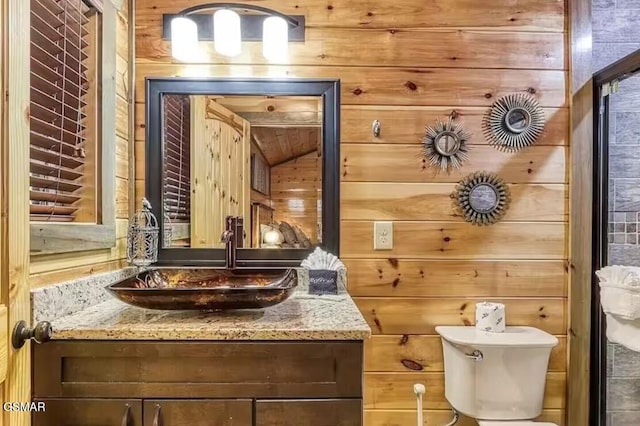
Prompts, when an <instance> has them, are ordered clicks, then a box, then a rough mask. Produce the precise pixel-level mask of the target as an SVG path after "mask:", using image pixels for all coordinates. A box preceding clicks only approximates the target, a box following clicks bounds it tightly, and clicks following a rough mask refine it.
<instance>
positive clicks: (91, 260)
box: [29, 0, 143, 288]
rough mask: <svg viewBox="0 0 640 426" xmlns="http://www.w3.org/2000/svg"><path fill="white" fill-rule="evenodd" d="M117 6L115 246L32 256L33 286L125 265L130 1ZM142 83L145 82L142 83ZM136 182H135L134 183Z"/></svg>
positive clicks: (127, 201)
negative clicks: (104, 248) (105, 248)
mask: <svg viewBox="0 0 640 426" xmlns="http://www.w3.org/2000/svg"><path fill="white" fill-rule="evenodd" d="M117 3H118V4H119V3H122V7H121V8H120V9H119V10H118V17H117V18H118V19H117V43H116V51H117V57H116V129H115V131H116V149H115V152H114V153H113V155H115V157H116V197H115V200H114V201H113V202H114V203H115V205H116V238H117V242H116V246H115V247H114V248H112V249H108V250H95V251H89V252H74V253H69V254H58V255H51V256H31V263H30V270H29V272H30V277H29V280H30V283H31V287H32V288H35V287H41V286H45V285H50V284H53V283H56V282H60V281H66V280H70V279H74V278H78V277H81V276H86V275H91V274H96V273H101V272H106V271H110V270H114V269H118V268H121V267H123V266H126V261H125V260H124V258H125V257H126V238H125V237H126V234H127V225H128V218H129V185H130V182H129V102H128V96H129V87H128V86H129V74H128V66H129V65H128V64H129V60H128V58H129V42H128V40H129V37H128V16H129V11H128V1H126V0H125V1H122V2H117ZM141 87H143V86H141ZM131 184H133V183H131Z"/></svg>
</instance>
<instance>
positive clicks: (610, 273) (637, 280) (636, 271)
mask: <svg viewBox="0 0 640 426" xmlns="http://www.w3.org/2000/svg"><path fill="white" fill-rule="evenodd" d="M596 275H597V276H598V278H599V279H600V285H601V286H609V285H613V286H616V287H638V288H639V290H640V268H639V267H637V266H620V265H614V266H606V267H604V268H602V269H600V270H599V271H596Z"/></svg>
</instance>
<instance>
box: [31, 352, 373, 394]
mask: <svg viewBox="0 0 640 426" xmlns="http://www.w3.org/2000/svg"><path fill="white" fill-rule="evenodd" d="M34 395H35V396H36V397H92V398H118V397H119V398H194V397H195V398H333V397H346V398H360V397H361V396H362V343H361V342H290V343H289V342H130V341H129V342H127V341H119V342H96V341H85V342H83V341H54V342H50V343H47V344H46V345H37V346H36V345H34Z"/></svg>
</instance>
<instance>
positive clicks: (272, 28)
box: [262, 16, 289, 62]
mask: <svg viewBox="0 0 640 426" xmlns="http://www.w3.org/2000/svg"><path fill="white" fill-rule="evenodd" d="M262 54H263V55H264V57H265V58H266V59H267V60H269V61H270V62H286V61H287V59H288V57H289V24H287V21H285V20H284V19H282V18H280V17H279V16H270V17H268V18H266V19H265V20H264V24H262Z"/></svg>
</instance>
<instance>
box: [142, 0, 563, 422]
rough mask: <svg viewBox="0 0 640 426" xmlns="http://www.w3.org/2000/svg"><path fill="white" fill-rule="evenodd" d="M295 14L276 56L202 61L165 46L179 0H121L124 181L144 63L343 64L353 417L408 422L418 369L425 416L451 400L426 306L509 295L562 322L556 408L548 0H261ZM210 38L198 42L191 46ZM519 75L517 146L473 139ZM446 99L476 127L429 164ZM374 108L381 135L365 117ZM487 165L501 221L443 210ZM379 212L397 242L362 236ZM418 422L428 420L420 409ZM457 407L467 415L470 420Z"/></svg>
mask: <svg viewBox="0 0 640 426" xmlns="http://www.w3.org/2000/svg"><path fill="white" fill-rule="evenodd" d="M255 3H258V4H260V5H262V6H267V7H272V8H275V9H277V10H280V11H282V12H284V13H289V14H303V15H305V17H306V22H307V28H306V38H307V41H306V42H305V43H304V44H291V45H290V63H289V64H286V65H270V64H266V63H265V61H264V59H263V58H262V55H261V47H260V45H259V44H252V43H245V44H243V53H242V54H241V55H240V56H239V57H237V58H233V59H225V58H221V57H219V56H216V55H214V54H212V53H210V56H209V57H210V58H211V59H210V62H208V63H204V64H191V65H189V64H181V63H173V61H172V59H171V57H170V46H169V43H168V42H166V41H163V40H162V39H161V30H162V14H163V13H176V12H178V11H179V10H180V9H182V8H184V7H187V6H191V5H193V2H192V1H189V0H145V1H139V2H138V6H137V11H136V12H137V14H136V22H135V25H136V29H137V38H136V47H137V60H136V67H137V72H136V80H137V88H138V90H136V135H135V139H136V189H137V197H140V196H141V194H143V192H144V126H145V124H144V122H143V120H144V90H143V89H142V88H143V87H144V85H143V82H144V77H145V76H217V77H220V76H233V77H283V76H287V77H316V78H321V77H326V78H340V79H341V81H342V116H341V121H342V124H341V129H342V137H341V139H342V140H341V157H342V158H341V170H340V174H341V176H342V185H341V191H342V193H341V223H342V226H341V229H342V231H341V257H342V258H343V259H344V261H345V263H346V264H347V266H348V268H349V291H350V292H351V294H352V295H353V296H354V297H355V300H356V302H357V304H358V306H359V307H360V309H361V310H362V313H363V314H364V315H365V317H366V318H367V321H368V322H369V324H370V325H371V328H372V330H373V334H374V336H373V338H372V339H370V340H369V341H368V342H367V343H366V354H365V369H366V372H365V379H364V381H365V420H366V424H367V425H368V426H382V425H408V424H412V423H413V422H415V413H414V412H413V410H414V408H415V397H414V394H413V391H412V385H413V384H414V383H416V382H423V383H425V384H426V387H427V394H426V400H425V415H426V420H427V421H428V422H429V424H444V423H446V422H447V421H448V420H449V417H450V413H449V412H448V411H447V410H448V404H447V402H446V400H445V398H444V391H443V386H444V385H443V365H442V356H441V347H440V342H439V339H438V337H437V336H436V335H435V330H434V328H435V326H436V325H439V324H459V325H462V324H472V323H473V321H474V304H475V303H476V302H478V301H482V300H495V301H501V302H504V303H505V304H506V305H507V313H508V323H510V324H512V325H525V324H526V325H533V326H536V327H540V328H542V329H544V330H547V331H549V332H550V333H553V334H554V335H556V336H558V337H559V338H560V345H559V346H558V347H557V348H556V349H555V350H554V352H553V356H552V361H551V364H550V371H549V373H548V376H547V378H548V383H547V395H546V398H545V402H544V407H545V410H544V415H543V417H544V418H545V419H547V420H548V421H554V422H558V423H564V420H563V418H564V407H565V393H566V370H567V369H566V367H567V366H566V330H567V314H568V312H567V269H566V265H567V239H568V238H567V221H568V202H567V196H568V192H567V184H568V179H569V177H568V176H569V173H568V166H567V158H568V146H567V145H568V134H569V111H568V101H567V88H568V80H567V78H568V76H567V68H568V59H567V57H568V55H567V47H566V37H567V33H566V26H565V17H566V16H565V15H566V10H565V4H564V1H563V0H509V1H506V0H499V1H496V2H478V1H475V0H426V1H425V0H396V1H393V2H389V1H387V0H298V1H295V2H294V1H284V0H265V1H255ZM206 48H207V49H208V50H209V52H211V50H212V48H211V46H210V44H209V45H208V46H207V47H206ZM509 93H529V94H531V95H533V96H535V97H536V98H537V99H538V100H539V101H540V103H541V105H542V106H543V107H544V109H545V114H546V116H547V125H546V133H545V135H544V137H543V138H542V139H541V140H540V141H539V143H538V144H537V145H536V146H535V147H533V148H531V149H529V150H527V151H525V152H522V153H518V154H506V153H502V152H500V151H497V150H495V149H494V148H492V147H490V146H487V144H486V141H485V140H484V138H483V137H482V132H481V127H480V125H481V118H482V115H483V114H484V112H485V111H486V109H487V107H488V106H489V105H491V104H492V103H493V102H494V101H495V100H496V99H498V98H499V97H500V96H503V95H506V94H509ZM451 115H453V116H455V117H457V118H459V119H461V120H463V121H464V122H465V123H466V127H467V129H468V130H470V131H471V132H472V133H473V139H472V144H473V147H472V151H471V158H470V160H469V161H468V162H467V163H466V164H465V167H464V169H463V170H461V171H459V172H454V173H451V174H450V175H446V174H440V175H437V174H434V173H433V172H432V171H431V170H430V169H428V168H426V164H425V162H424V161H423V160H422V158H421V157H420V139H421V137H422V136H423V133H424V126H425V125H428V124H431V123H433V122H434V121H435V120H436V119H437V118H440V119H446V118H447V117H449V116H451ZM374 119H378V120H380V121H381V123H382V134H381V137H380V138H374V137H372V135H371V122H372V121H373V120H374ZM476 170H489V171H493V172H496V173H498V174H499V175H500V176H502V177H503V178H504V179H505V180H506V181H507V182H508V183H509V184H510V186H511V191H512V195H513V197H512V198H513V202H512V205H511V208H510V210H509V213H508V214H507V216H506V217H505V219H504V221H502V222H501V223H499V224H496V225H494V226H491V227H486V228H479V227H473V226H471V225H469V224H466V223H465V222H463V221H462V220H461V218H460V217H458V216H456V215H455V214H454V212H453V209H452V206H451V199H450V198H449V194H450V193H451V191H452V190H453V189H454V186H455V182H456V181H458V180H459V179H460V178H461V177H462V176H464V175H466V174H467V173H471V172H473V171H476ZM375 220H392V221H393V222H394V231H395V237H394V242H395V247H394V249H393V250H391V251H374V250H373V235H372V229H373V221H375ZM431 422H433V423H431ZM462 424H464V425H471V424H472V423H470V422H469V421H468V420H467V422H466V423H465V422H463V423H462Z"/></svg>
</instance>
